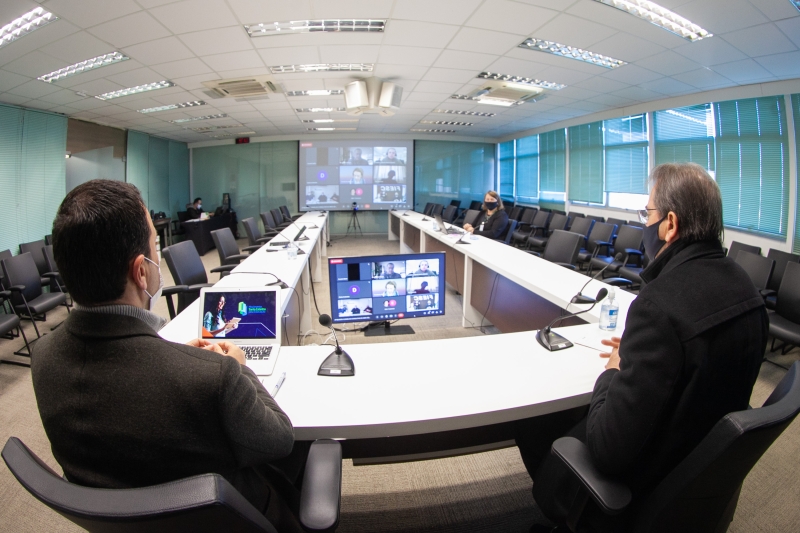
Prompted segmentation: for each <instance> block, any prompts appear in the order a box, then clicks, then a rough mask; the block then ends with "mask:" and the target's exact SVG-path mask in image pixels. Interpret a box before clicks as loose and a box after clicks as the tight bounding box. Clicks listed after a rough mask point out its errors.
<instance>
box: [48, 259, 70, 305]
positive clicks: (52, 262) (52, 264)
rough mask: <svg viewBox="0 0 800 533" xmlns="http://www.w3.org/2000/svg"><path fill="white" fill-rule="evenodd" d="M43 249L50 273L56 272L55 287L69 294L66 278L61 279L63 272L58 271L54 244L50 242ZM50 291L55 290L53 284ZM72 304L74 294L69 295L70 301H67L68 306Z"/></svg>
mask: <svg viewBox="0 0 800 533" xmlns="http://www.w3.org/2000/svg"><path fill="white" fill-rule="evenodd" d="M43 251H44V260H45V261H46V262H47V270H48V275H49V274H50V273H53V274H55V278H53V279H54V280H55V289H56V291H58V292H63V293H66V294H68V295H69V290H68V289H67V286H66V285H65V284H64V280H63V279H61V274H59V271H58V265H57V264H56V258H55V256H54V255H53V245H52V244H48V245H47V246H45V247H44V248H43ZM50 292H53V288H52V285H51V288H50ZM72 304H73V302H72V296H70V297H69V301H68V302H67V306H68V307H72Z"/></svg>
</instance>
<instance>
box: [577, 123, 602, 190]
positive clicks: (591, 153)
mask: <svg viewBox="0 0 800 533" xmlns="http://www.w3.org/2000/svg"><path fill="white" fill-rule="evenodd" d="M569 199H570V200H573V201H577V202H589V203H593V204H602V203H604V201H603V123H602V122H600V121H598V122H592V123H590V124H582V125H580V126H572V127H571V128H569Z"/></svg>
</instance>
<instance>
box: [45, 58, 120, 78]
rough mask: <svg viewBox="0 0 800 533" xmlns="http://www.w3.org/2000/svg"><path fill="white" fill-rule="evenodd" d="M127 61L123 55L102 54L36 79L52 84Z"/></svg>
mask: <svg viewBox="0 0 800 533" xmlns="http://www.w3.org/2000/svg"><path fill="white" fill-rule="evenodd" d="M128 59H130V58H129V57H128V56H126V55H124V54H121V53H119V52H111V53H110V54H103V55H101V56H97V57H93V58H92V59H87V60H86V61H79V62H78V63H75V64H74V65H70V66H68V67H64V68H60V69H58V70H54V71H53V72H51V73H50V74H43V75H42V76H39V77H38V78H36V79H37V80H40V81H46V82H47V83H53V82H54V81H59V80H63V79H64V78H68V77H70V76H74V75H75V74H82V73H84V72H87V71H89V70H93V69H96V68H100V67H106V66H108V65H113V64H114V63H119V62H120V61H127V60H128Z"/></svg>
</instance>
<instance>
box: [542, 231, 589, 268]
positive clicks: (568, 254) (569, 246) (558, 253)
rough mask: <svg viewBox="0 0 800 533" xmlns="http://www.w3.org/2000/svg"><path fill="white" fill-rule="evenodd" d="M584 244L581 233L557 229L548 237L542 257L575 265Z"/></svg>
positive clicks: (554, 261) (553, 261)
mask: <svg viewBox="0 0 800 533" xmlns="http://www.w3.org/2000/svg"><path fill="white" fill-rule="evenodd" d="M582 244H583V238H582V237H581V236H580V235H579V234H577V233H572V232H571V231H564V230H560V229H557V230H555V231H553V234H552V235H550V238H549V239H547V244H546V245H545V247H544V254H542V257H543V258H545V259H547V260H548V261H550V262H552V263H568V264H570V265H574V264H575V261H576V260H577V259H578V252H579V251H580V250H581V245H582Z"/></svg>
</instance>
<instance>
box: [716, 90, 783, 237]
mask: <svg viewBox="0 0 800 533" xmlns="http://www.w3.org/2000/svg"><path fill="white" fill-rule="evenodd" d="M783 106H784V100H783V97H782V96H772V97H764V98H750V99H746V100H732V101H728V102H718V103H715V104H714V118H715V122H716V137H717V138H716V158H717V175H716V179H717V183H718V184H719V187H720V191H721V192H722V207H723V221H724V223H725V224H726V225H728V226H733V227H736V228H741V229H744V230H749V231H758V232H764V233H770V234H774V235H782V236H785V235H786V224H787V219H788V210H789V172H788V163H789V155H788V151H787V148H788V147H787V134H786V117H785V116H784V111H783V109H782V108H783Z"/></svg>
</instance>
